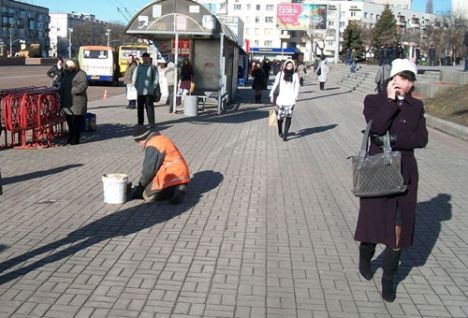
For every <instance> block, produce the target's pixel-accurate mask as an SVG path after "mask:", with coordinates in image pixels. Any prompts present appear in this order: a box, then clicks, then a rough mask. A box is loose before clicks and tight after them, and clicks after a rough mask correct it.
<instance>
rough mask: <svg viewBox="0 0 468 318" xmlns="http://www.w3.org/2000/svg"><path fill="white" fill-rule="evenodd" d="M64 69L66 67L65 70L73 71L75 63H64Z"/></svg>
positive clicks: (68, 61)
mask: <svg viewBox="0 0 468 318" xmlns="http://www.w3.org/2000/svg"><path fill="white" fill-rule="evenodd" d="M65 67H66V68H67V69H72V70H73V69H75V67H76V64H75V62H73V61H72V60H67V61H66V62H65Z"/></svg>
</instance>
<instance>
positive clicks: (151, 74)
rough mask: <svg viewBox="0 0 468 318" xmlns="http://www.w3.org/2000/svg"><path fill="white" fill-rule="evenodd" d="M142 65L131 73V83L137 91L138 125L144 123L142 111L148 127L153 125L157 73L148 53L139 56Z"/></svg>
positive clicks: (157, 84) (157, 82)
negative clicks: (146, 118) (141, 59)
mask: <svg viewBox="0 0 468 318" xmlns="http://www.w3.org/2000/svg"><path fill="white" fill-rule="evenodd" d="M141 57H142V58H143V63H142V64H140V65H138V66H137V68H136V69H135V71H134V72H133V78H132V83H133V86H135V88H136V89H137V93H138V97H137V116H138V125H143V123H144V120H145V118H144V109H146V116H147V117H148V123H149V125H150V126H153V125H154V105H153V102H154V90H155V89H156V88H157V87H158V86H159V73H158V69H157V68H156V66H154V65H153V64H151V58H150V55H149V53H147V52H145V53H143V54H142V55H141Z"/></svg>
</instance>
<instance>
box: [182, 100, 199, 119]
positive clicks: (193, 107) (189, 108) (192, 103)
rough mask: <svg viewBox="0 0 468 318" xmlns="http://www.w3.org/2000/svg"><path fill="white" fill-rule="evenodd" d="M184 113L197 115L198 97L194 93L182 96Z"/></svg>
mask: <svg viewBox="0 0 468 318" xmlns="http://www.w3.org/2000/svg"><path fill="white" fill-rule="evenodd" d="M184 115H185V116H197V115H198V97H197V96H195V95H185V96H184Z"/></svg>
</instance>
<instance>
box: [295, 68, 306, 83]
mask: <svg viewBox="0 0 468 318" xmlns="http://www.w3.org/2000/svg"><path fill="white" fill-rule="evenodd" d="M306 74H307V70H306V67H305V65H304V63H303V62H300V63H299V65H298V66H297V75H298V76H299V83H300V84H301V86H304V79H305V77H306Z"/></svg>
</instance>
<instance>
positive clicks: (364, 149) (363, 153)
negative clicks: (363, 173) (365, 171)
mask: <svg viewBox="0 0 468 318" xmlns="http://www.w3.org/2000/svg"><path fill="white" fill-rule="evenodd" d="M371 126H372V120H369V122H368V123H367V126H366V130H365V131H364V136H362V141H361V149H360V150H359V154H358V163H357V168H358V169H360V168H361V167H362V165H363V164H364V160H365V159H366V157H367V153H368V150H367V148H368V147H367V145H368V142H369V133H370V128H371Z"/></svg>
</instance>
